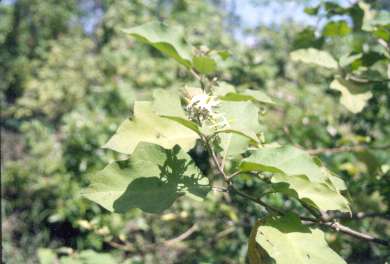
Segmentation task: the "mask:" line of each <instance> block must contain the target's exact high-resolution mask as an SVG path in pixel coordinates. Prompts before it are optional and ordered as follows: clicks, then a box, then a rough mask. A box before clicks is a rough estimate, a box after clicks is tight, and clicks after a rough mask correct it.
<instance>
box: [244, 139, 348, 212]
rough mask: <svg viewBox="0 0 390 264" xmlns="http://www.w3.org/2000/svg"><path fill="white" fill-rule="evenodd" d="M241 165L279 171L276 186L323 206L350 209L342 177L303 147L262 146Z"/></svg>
mask: <svg viewBox="0 0 390 264" xmlns="http://www.w3.org/2000/svg"><path fill="white" fill-rule="evenodd" d="M240 169H241V170H242V171H266V172H272V173H275V175H274V176H273V177H272V182H273V183H274V188H275V190H277V191H279V192H282V193H285V194H288V195H290V196H292V197H296V198H298V199H300V200H302V201H306V202H308V201H309V203H310V204H312V205H313V206H316V207H318V208H319V209H321V210H340V211H346V212H349V211H350V209H349V206H348V201H347V200H346V199H345V198H344V197H343V196H342V195H341V194H340V192H339V191H340V190H342V189H343V186H342V184H341V183H342V180H341V179H339V178H337V177H335V176H332V177H333V178H330V176H331V175H330V174H329V175H328V173H327V171H326V170H325V169H324V168H322V167H320V166H319V165H318V164H317V163H316V162H315V161H314V160H313V159H312V158H311V157H310V155H309V154H307V153H306V152H304V151H303V150H301V149H298V148H295V147H291V146H283V147H276V148H262V149H259V150H256V151H254V152H253V153H252V155H251V156H249V157H248V158H245V159H244V160H243V161H242V162H241V164H240ZM334 183H335V184H334ZM335 185H336V186H335Z"/></svg>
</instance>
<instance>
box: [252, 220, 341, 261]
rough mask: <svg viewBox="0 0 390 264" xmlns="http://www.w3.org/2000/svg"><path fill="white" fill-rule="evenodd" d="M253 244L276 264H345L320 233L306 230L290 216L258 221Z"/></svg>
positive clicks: (317, 230)
mask: <svg viewBox="0 0 390 264" xmlns="http://www.w3.org/2000/svg"><path fill="white" fill-rule="evenodd" d="M256 242H257V243H258V244H259V245H260V247H261V248H262V249H264V250H265V251H266V252H267V254H268V255H269V256H270V257H271V258H273V259H274V261H275V263H276V264H292V263H294V264H346V262H345V261H344V260H343V259H342V258H341V257H340V256H339V255H337V254H336V253H335V252H334V251H333V250H332V249H331V248H330V247H329V246H328V244H327V243H326V240H325V236H324V233H323V232H322V231H321V230H319V229H315V228H308V227H306V226H305V225H303V224H302V223H301V221H300V220H299V218H298V216H296V215H295V214H292V213H288V214H286V215H285V216H270V217H267V218H265V219H264V220H261V221H260V225H259V226H258V228H257V234H256Z"/></svg>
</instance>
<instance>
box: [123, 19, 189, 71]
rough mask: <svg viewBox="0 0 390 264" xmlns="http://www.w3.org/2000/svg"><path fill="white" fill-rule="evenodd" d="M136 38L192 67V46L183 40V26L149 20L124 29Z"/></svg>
mask: <svg viewBox="0 0 390 264" xmlns="http://www.w3.org/2000/svg"><path fill="white" fill-rule="evenodd" d="M124 32H125V33H128V34H130V35H131V36H133V37H134V38H135V39H136V40H138V41H140V42H143V43H146V44H149V45H151V46H153V47H155V48H156V49H158V50H159V51H161V52H162V53H164V54H166V55H167V56H169V57H171V58H173V59H175V60H176V61H178V62H179V63H181V64H182V65H184V66H186V67H191V65H192V62H191V48H190V47H189V46H187V45H186V44H185V43H184V42H183V40H182V34H181V33H182V32H183V30H182V28H181V27H179V26H170V27H167V26H166V25H164V24H162V23H159V22H149V23H146V24H143V25H141V26H137V27H133V28H130V29H126V30H124Z"/></svg>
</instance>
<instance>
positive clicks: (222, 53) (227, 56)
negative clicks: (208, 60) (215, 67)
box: [217, 50, 230, 60]
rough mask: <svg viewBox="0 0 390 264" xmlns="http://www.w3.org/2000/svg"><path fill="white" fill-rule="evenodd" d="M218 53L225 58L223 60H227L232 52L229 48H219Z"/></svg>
mask: <svg viewBox="0 0 390 264" xmlns="http://www.w3.org/2000/svg"><path fill="white" fill-rule="evenodd" d="M217 53H218V55H219V57H221V59H223V60H226V59H227V58H229V57H230V52H229V51H227V50H219V51H217Z"/></svg>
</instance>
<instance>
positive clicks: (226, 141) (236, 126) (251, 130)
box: [218, 101, 260, 158]
mask: <svg viewBox="0 0 390 264" xmlns="http://www.w3.org/2000/svg"><path fill="white" fill-rule="evenodd" d="M219 113H220V114H221V115H223V116H224V118H225V119H226V122H227V126H226V128H225V129H221V130H220V131H218V133H222V134H220V138H221V147H222V149H223V154H222V155H223V157H224V158H226V157H231V156H235V155H238V154H240V153H242V152H244V151H245V150H246V148H247V147H248V145H249V143H250V142H251V141H254V142H257V141H258V139H257V135H256V134H257V133H258V132H259V131H260V124H259V109H258V108H257V106H256V105H255V104H254V103H252V102H250V101H247V102H245V101H243V102H234V101H221V104H220V108H219Z"/></svg>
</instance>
